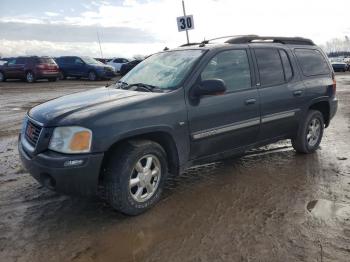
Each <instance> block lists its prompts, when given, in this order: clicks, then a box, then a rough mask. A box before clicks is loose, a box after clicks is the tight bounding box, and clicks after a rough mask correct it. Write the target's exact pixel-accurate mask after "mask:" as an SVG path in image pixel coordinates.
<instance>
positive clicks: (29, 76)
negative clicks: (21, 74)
mask: <svg viewBox="0 0 350 262" xmlns="http://www.w3.org/2000/svg"><path fill="white" fill-rule="evenodd" d="M26 82H27V83H34V82H35V75H34V73H33V72H32V71H28V72H26Z"/></svg>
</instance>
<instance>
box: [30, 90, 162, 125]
mask: <svg viewBox="0 0 350 262" xmlns="http://www.w3.org/2000/svg"><path fill="white" fill-rule="evenodd" d="M157 95H160V93H151V92H137V91H129V90H120V89H115V88H106V87H102V88H97V89H93V90H89V91H85V92H79V93H74V94H71V95H66V96H62V97H60V98H56V99H53V100H50V101H48V102H45V103H43V104H40V105H38V106H36V107H33V108H32V109H31V110H30V111H29V112H28V115H29V116H30V117H31V118H33V119H34V120H36V121H38V122H40V123H42V124H44V126H55V125H56V124H57V123H58V122H59V121H60V120H62V119H64V118H67V117H68V116H72V115H73V114H74V118H75V119H76V120H77V122H79V120H83V119H85V118H86V117H89V116H90V115H96V114H98V113H101V112H104V111H105V110H108V109H110V108H115V107H119V106H122V105H125V104H129V103H133V102H139V101H143V100H145V99H148V98H150V97H153V96H157Z"/></svg>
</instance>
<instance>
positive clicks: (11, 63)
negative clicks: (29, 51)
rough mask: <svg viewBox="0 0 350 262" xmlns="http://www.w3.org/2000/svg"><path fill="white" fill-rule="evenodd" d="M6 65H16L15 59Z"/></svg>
mask: <svg viewBox="0 0 350 262" xmlns="http://www.w3.org/2000/svg"><path fill="white" fill-rule="evenodd" d="M7 64H8V65H14V64H16V59H11V60H9V62H8V63H7Z"/></svg>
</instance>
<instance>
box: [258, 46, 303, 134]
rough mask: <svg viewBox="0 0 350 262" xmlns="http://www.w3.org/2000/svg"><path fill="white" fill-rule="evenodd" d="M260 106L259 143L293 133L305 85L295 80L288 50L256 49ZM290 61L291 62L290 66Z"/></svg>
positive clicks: (296, 124) (293, 65) (299, 112)
mask: <svg viewBox="0 0 350 262" xmlns="http://www.w3.org/2000/svg"><path fill="white" fill-rule="evenodd" d="M254 53H255V58H256V66H257V72H258V79H259V82H258V84H257V85H258V86H259V95H260V104H261V129H260V134H259V140H265V139H270V138H277V137H282V136H286V135H289V134H293V133H294V132H295V131H296V129H297V126H298V119H299V117H300V115H301V108H302V105H303V101H304V85H303V84H302V83H301V81H298V80H297V77H296V73H295V70H293V68H295V61H293V60H292V59H291V57H292V54H291V53H290V51H289V50H288V49H282V48H281V49H280V48H267V47H261V48H258V47H255V48H254ZM292 61H293V63H292Z"/></svg>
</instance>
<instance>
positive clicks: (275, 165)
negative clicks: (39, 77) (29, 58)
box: [0, 73, 350, 262]
mask: <svg viewBox="0 0 350 262" xmlns="http://www.w3.org/2000/svg"><path fill="white" fill-rule="evenodd" d="M337 81H338V91H337V94H338V98H339V103H340V104H339V110H338V113H337V115H336V117H335V118H334V119H333V121H332V123H331V125H330V127H329V128H327V129H326V131H325V136H324V139H323V141H322V143H321V148H320V150H318V151H317V153H315V154H313V155H299V154H296V153H295V151H294V150H293V149H292V147H291V145H290V143H289V141H282V142H280V143H277V144H274V145H271V146H268V147H264V148H259V149H257V150H255V151H252V152H250V153H249V154H247V155H246V156H244V157H241V158H238V159H230V160H225V161H222V162H216V163H211V164H208V165H205V166H199V167H194V168H191V169H189V170H188V171H187V172H186V173H184V174H182V175H181V176H179V177H177V178H176V179H172V180H169V182H168V185H167V190H166V193H165V196H164V197H163V199H162V201H161V202H160V203H159V204H158V205H157V206H155V207H154V208H153V209H151V210H150V211H149V212H147V213H145V214H143V215H140V216H138V217H126V216H123V215H121V214H119V213H117V212H115V211H113V210H112V209H111V208H110V207H109V206H108V205H107V204H105V203H104V202H103V201H101V200H99V199H81V198H75V197H69V196H62V195H59V194H56V193H54V192H51V191H49V190H47V189H45V188H42V187H41V186H40V185H39V184H38V183H37V182H36V181H35V180H34V179H32V178H31V177H30V175H29V174H28V173H26V171H25V170H23V168H22V167H21V164H20V162H19V158H18V152H17V148H16V147H17V135H18V132H19V130H20V126H21V121H22V119H23V116H24V114H25V112H26V111H27V110H28V109H29V108H31V107H33V106H35V105H36V104H39V103H42V102H44V101H47V100H50V99H53V98H55V97H58V96H61V95H65V94H69V93H73V92H78V91H83V90H87V89H91V88H94V87H97V86H101V85H104V84H106V82H102V81H99V82H88V81H80V80H65V81H59V82H57V83H49V82H46V81H42V82H38V83H35V84H26V83H24V82H20V81H12V82H5V83H0V261H4V262H8V261H10V262H11V261H38V262H40V261H43V262H50V261H118V262H119V261H122V262H124V261H181V262H184V261H208V262H212V261H349V256H350V132H349V131H350V74H349V73H339V74H337Z"/></svg>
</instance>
